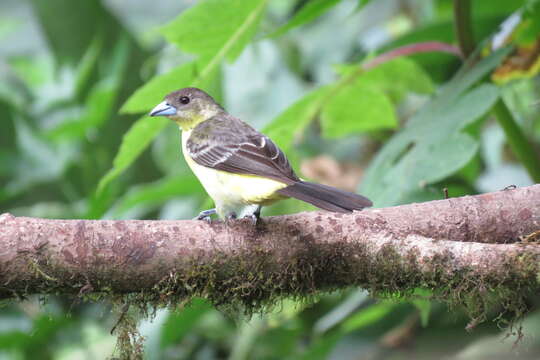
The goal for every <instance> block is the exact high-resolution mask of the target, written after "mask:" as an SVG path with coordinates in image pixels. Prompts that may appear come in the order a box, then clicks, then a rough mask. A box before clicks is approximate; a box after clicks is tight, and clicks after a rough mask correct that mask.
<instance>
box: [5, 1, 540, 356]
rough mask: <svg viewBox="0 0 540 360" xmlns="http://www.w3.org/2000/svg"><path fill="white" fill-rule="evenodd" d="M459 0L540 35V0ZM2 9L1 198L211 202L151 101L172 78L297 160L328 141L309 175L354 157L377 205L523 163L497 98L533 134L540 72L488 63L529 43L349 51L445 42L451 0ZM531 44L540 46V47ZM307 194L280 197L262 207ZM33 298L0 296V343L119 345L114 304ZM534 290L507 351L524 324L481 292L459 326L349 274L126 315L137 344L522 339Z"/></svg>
mask: <svg viewBox="0 0 540 360" xmlns="http://www.w3.org/2000/svg"><path fill="white" fill-rule="evenodd" d="M472 4H473V9H472V17H473V20H474V21H473V31H474V38H475V39H476V40H477V41H478V42H481V41H488V36H490V35H491V34H494V33H495V32H497V31H498V30H499V26H500V24H501V23H502V22H503V21H504V20H505V19H507V18H508V17H509V16H510V15H511V14H513V13H515V12H516V11H517V12H518V13H522V14H523V16H522V19H521V21H520V23H519V25H518V27H517V28H516V29H517V30H516V32H515V33H514V35H512V36H508V37H506V38H505V39H504V41H503V42H504V43H505V44H511V45H512V44H514V43H517V46H534V44H536V46H538V44H540V39H539V36H538V29H539V26H540V25H539V24H540V19H539V18H538V8H539V5H538V4H539V2H538V1H536V0H529V1H506V0H497V1H490V2H486V1H474V2H472ZM0 10H1V11H0V75H1V77H2V81H0V119H1V124H2V131H0V184H1V187H0V204H1V210H2V211H9V212H12V213H13V214H15V215H26V216H41V217H48V218H98V219H99V218H115V219H125V218H157V219H181V218H191V217H192V216H193V215H194V214H196V213H197V212H198V210H199V209H200V208H202V207H203V205H209V202H208V199H207V197H206V195H205V194H204V192H203V190H202V188H201V186H200V184H199V183H198V181H197V180H196V179H195V178H194V177H193V175H192V174H191V173H190V172H189V170H188V169H187V167H186V166H185V164H184V162H183V159H182V157H181V152H180V142H179V134H178V131H177V129H176V128H175V126H174V125H173V124H171V123H169V122H168V121H167V120H166V119H156V118H149V117H146V116H144V113H146V112H147V111H148V110H150V109H151V108H152V107H153V106H154V105H155V104H156V103H158V102H160V101H161V100H162V98H163V96H164V95H165V94H166V93H168V92H169V91H171V90H175V89H178V88H181V87H184V86H198V87H202V88H204V89H206V90H207V91H209V92H210V93H211V94H212V95H214V96H215V97H216V98H217V99H219V101H220V102H222V103H223V104H224V105H225V107H226V108H227V109H228V110H229V111H230V112H231V113H233V114H234V115H237V116H239V117H241V118H243V119H244V120H246V121H248V122H251V123H252V124H254V125H255V126H256V127H258V128H260V129H264V131H265V132H266V133H267V134H268V135H269V136H270V137H272V138H273V139H274V140H275V141H276V142H277V143H278V144H279V145H280V146H281V147H282V148H283V149H284V150H285V151H286V153H287V154H288V155H289V157H290V158H291V160H292V162H293V163H294V164H295V167H296V168H297V169H300V165H302V164H303V163H305V160H307V159H309V158H316V157H318V156H321V155H326V156H328V155H329V156H331V157H332V158H333V159H335V160H336V161H337V163H338V164H340V165H343V166H341V167H340V166H337V167H336V169H334V170H332V171H333V173H331V174H329V173H328V171H329V170H328V169H324V170H325V171H327V173H326V175H325V173H324V171H322V172H320V173H321V174H322V175H321V176H320V178H317V179H315V180H317V181H321V182H330V183H331V179H336V178H340V177H343V176H349V175H351V174H350V172H352V175H353V176H354V177H355V178H356V179H358V181H359V182H360V178H361V177H362V174H363V179H362V181H361V182H360V185H359V189H360V192H362V193H364V194H365V195H368V196H369V197H371V198H372V199H373V200H374V202H375V203H376V205H377V206H389V205H395V204H401V203H408V202H415V201H425V200H430V199H440V198H443V196H444V194H443V192H442V189H443V188H448V189H449V194H450V196H460V195H465V194H473V193H477V192H483V191H493V190H499V189H501V188H503V187H505V186H507V185H509V184H516V185H518V186H521V185H528V184H531V183H532V180H531V179H530V177H529V175H528V174H527V172H526V171H525V170H524V167H523V166H522V164H520V163H519V161H517V160H516V157H515V155H514V154H513V153H512V152H511V151H510V150H509V148H508V145H507V144H508V141H507V140H506V139H505V134H504V132H503V131H502V130H501V128H499V126H498V125H497V123H496V122H495V121H493V119H492V118H491V117H490V116H489V114H490V111H491V110H492V107H493V104H494V103H495V102H496V101H498V100H500V99H503V100H504V102H505V103H506V104H508V106H509V107H510V110H511V112H512V115H513V117H514V118H515V120H516V121H517V123H518V124H519V126H520V127H521V129H523V132H524V133H525V134H526V135H527V139H526V140H525V139H521V140H520V141H527V142H531V143H534V144H535V146H536V149H538V143H539V142H540V100H539V99H540V96H539V92H540V79H539V77H538V75H537V72H535V71H528V72H527V73H526V74H527V76H522V77H520V78H519V79H515V78H514V77H512V79H514V80H512V81H507V82H505V84H504V85H497V86H496V85H494V84H492V83H490V81H489V76H488V75H489V74H490V73H492V71H493V70H494V69H495V68H496V67H498V66H499V65H500V64H501V63H503V64H515V62H516V61H519V60H520V59H523V56H521V57H520V54H522V53H520V52H519V51H518V52H514V51H513V50H512V49H509V48H503V49H501V50H498V51H495V52H494V53H492V54H491V55H487V56H486V57H485V58H484V59H483V60H481V61H480V62H474V61H472V60H469V62H467V63H465V65H462V64H461V60H460V59H458V58H456V57H454V56H452V55H449V54H446V53H444V54H443V53H422V54H420V53H419V54H413V55H411V56H409V57H407V58H395V59H393V60H391V61H389V62H386V63H383V64H381V65H379V66H377V67H375V68H373V69H370V70H365V69H363V67H362V65H363V64H364V63H365V62H366V61H367V60H370V59H372V58H373V57H374V56H376V55H377V54H381V53H384V52H385V51H388V50H391V49H395V48H397V47H399V46H401V45H406V44H413V43H417V42H420V41H435V40H437V41H444V42H447V43H452V44H456V39H455V32H454V28H453V16H454V14H453V9H452V1H450V0H431V1H414V0H412V1H411V0H393V1H368V0H332V1H330V0H328V1H319V0H297V1H287V0H254V1H242V0H201V1H197V2H193V1H184V2H182V1H181V2H178V1H173V0H168V1H160V3H159V6H157V5H156V3H155V2H145V1H131V2H127V1H125V0H101V1H98V0H93V1H92V0H86V1H76V2H74V1H69V0H48V1H39V0H27V1H18V0H3V1H2V3H1V4H0ZM484 44H487V43H485V42H484ZM531 44H532V45H531ZM509 52H511V54H509ZM526 55H527V56H528V57H526V60H527V61H529V62H530V64H533V65H534V64H538V63H540V62H539V60H538V51H536V52H535V51H531V52H528V53H526ZM512 56H514V57H512ZM516 59H517V60H516ZM533 65H531V66H533ZM460 67H461V70H459V71H458V69H459V68H460ZM533 67H534V66H533ZM347 164H349V165H350V164H355V165H356V166H355V167H350V166H346V165H347ZM350 169H352V170H350ZM312 170H313V171H311V173H314V174H317V169H312ZM306 209H312V208H311V207H309V206H308V205H305V204H303V203H300V202H297V201H294V200H287V201H285V202H283V203H281V204H277V205H275V206H273V207H271V208H269V209H266V210H265V215H268V214H276V213H290V212H296V211H301V210H306ZM42 300H43V299H39V298H38V297H32V298H29V299H21V301H19V302H16V303H10V304H4V305H3V307H2V311H1V313H0V359H38V358H39V359H62V360H63V359H83V358H87V359H99V358H106V357H108V356H111V354H114V355H119V350H118V349H115V338H114V336H111V335H110V334H109V331H110V330H111V329H112V328H113V326H114V325H115V322H116V320H117V318H118V316H119V315H118V313H117V312H113V311H112V310H111V309H112V307H111V306H110V305H109V304H103V303H99V304H95V303H84V304H80V303H79V301H78V300H77V299H66V298H48V299H46V300H45V301H42ZM537 304H538V300H537V299H531V303H530V306H531V309H532V311H531V313H530V314H529V315H528V316H527V317H526V318H525V320H524V321H523V323H522V325H523V333H524V334H525V339H524V340H522V341H521V342H520V343H519V345H518V346H517V350H518V352H516V351H515V350H513V343H514V340H515V339H516V338H517V337H518V336H519V333H517V332H515V331H513V332H512V330H515V329H510V330H509V329H507V328H505V326H506V325H507V319H508V317H510V316H511V314H503V315H501V316H497V315H498V313H499V311H500V309H491V310H490V312H489V314H488V315H489V316H488V318H489V319H490V321H487V322H485V323H483V324H480V325H478V326H477V327H476V329H475V330H474V332H472V333H468V332H465V331H464V328H465V326H466V325H467V323H468V321H469V319H468V318H467V316H466V315H465V314H464V313H463V312H462V311H461V310H460V309H452V311H451V312H449V311H448V310H447V309H446V308H445V306H443V305H441V304H439V303H436V302H433V301H431V300H430V299H429V291H428V290H426V289H418V291H417V292H416V293H415V296H413V297H412V298H402V297H401V296H400V294H389V295H388V299H385V300H383V301H375V300H374V299H372V298H370V297H369V295H368V294H367V293H365V292H364V291H362V290H359V289H349V290H347V291H343V292H340V293H332V294H323V295H321V297H320V299H318V300H317V301H313V302H310V303H302V302H294V301H291V300H284V301H283V303H282V304H280V305H279V306H277V307H276V308H275V309H274V310H272V311H270V312H269V313H268V314H264V315H260V316H254V317H253V318H251V319H243V318H241V317H240V316H239V315H238V316H231V314H228V315H224V314H223V313H221V312H219V311H218V310H216V309H214V308H213V307H212V306H211V305H210V304H209V303H208V302H207V301H205V300H204V299H193V300H192V301H191V303H190V304H179V305H178V308H176V309H160V310H158V311H157V313H156V314H155V315H154V316H153V317H151V319H144V318H141V319H140V322H139V331H140V332H141V334H142V335H143V336H145V338H146V339H145V343H144V344H145V349H146V351H145V357H146V358H148V359H224V358H230V359H248V358H249V359H327V358H330V359H353V358H354V359H378V358H381V359H382V358H388V359H403V358H409V357H411V356H413V357H414V358H417V359H432V358H439V357H442V356H446V357H447V358H457V359H493V358H508V357H510V356H512V357H514V358H523V359H535V358H538V357H539V354H540V341H539V339H538V336H537V334H538V333H539V331H540V329H539V326H540V314H539V312H538V311H536V309H537ZM110 314H113V316H111V315H110ZM135 316H137V315H135ZM501 327H502V328H503V329H502V330H501V329H500V328H501ZM509 331H510V337H509V338H507V339H505V340H504V341H502V339H503V338H504V336H505V334H508V332H509Z"/></svg>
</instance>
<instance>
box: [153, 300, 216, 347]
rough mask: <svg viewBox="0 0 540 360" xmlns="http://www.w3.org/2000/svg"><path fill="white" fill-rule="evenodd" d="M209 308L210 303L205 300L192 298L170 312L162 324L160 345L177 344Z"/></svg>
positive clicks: (210, 308) (210, 307) (210, 306)
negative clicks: (184, 304) (179, 308)
mask: <svg viewBox="0 0 540 360" xmlns="http://www.w3.org/2000/svg"><path fill="white" fill-rule="evenodd" d="M211 310H212V305H210V304H209V303H208V302H207V301H206V300H204V299H200V298H194V299H193V300H192V301H191V303H190V304H189V305H187V306H185V307H184V308H183V309H182V310H180V311H176V312H172V313H171V314H170V315H169V318H168V319H167V321H166V322H165V324H164V325H163V333H162V336H161V346H162V347H167V346H170V345H174V344H179V343H180V341H181V340H182V338H183V337H184V336H186V335H187V334H188V333H189V332H190V331H192V330H193V328H194V327H196V326H197V324H198V322H199V321H200V320H201V318H202V317H203V316H204V315H206V314H207V313H208V312H209V311H211Z"/></svg>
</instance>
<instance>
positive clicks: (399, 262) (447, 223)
mask: <svg viewBox="0 0 540 360" xmlns="http://www.w3.org/2000/svg"><path fill="white" fill-rule="evenodd" d="M538 231H540V185H535V186H530V187H527V188H521V189H515V190H503V191H499V192H495V193H489V194H484V195H478V196H468V197H462V198H451V199H448V200H440V201H432V202H427V203H421V204H411V205H404V206H397V207H392V208H384V209H371V210H365V211H361V212H355V213H353V214H351V215H343V214H334V213H322V212H311V213H301V214H295V215H289V216H279V217H269V218H264V219H263V223H262V224H261V226H259V228H257V229H255V228H254V227H253V226H251V224H250V222H249V221H244V220H239V221H236V222H233V223H232V224H230V225H229V226H226V225H225V224H223V223H213V224H211V225H209V224H207V223H205V222H203V221H139V220H133V221H108V220H98V221H92V220H45V219H36V218H24V217H13V216H11V215H9V214H4V215H2V216H0V291H1V293H2V294H3V296H4V297H9V296H15V295H20V294H23V295H24V294H28V293H62V294H68V293H73V294H77V293H79V292H81V291H82V292H85V291H93V292H112V293H115V294H123V293H132V292H137V293H141V292H143V293H145V294H146V295H145V296H147V299H148V298H151V299H153V300H161V301H163V302H165V303H167V302H171V301H172V300H173V297H174V300H175V301H178V299H179V298H185V297H189V296H192V295H202V296H206V297H208V298H209V299H211V300H212V301H214V302H215V303H231V302H241V303H243V304H244V305H248V306H256V305H259V304H261V303H264V302H266V301H269V300H272V299H274V298H275V297H276V296H284V295H299V296H300V295H309V294H312V293H315V292H316V291H320V290H331V289H337V288H342V287H346V286H363V287H367V288H370V289H371V290H375V291H387V290H388V291H407V290H411V289H414V288H416V287H424V288H429V289H431V290H433V291H435V292H442V293H448V292H453V293H455V294H458V296H459V297H460V298H461V297H463V294H467V295H468V296H469V295H471V296H474V295H478V296H482V291H484V292H486V291H488V290H492V289H497V288H498V289H499V290H501V291H500V293H501V294H507V296H510V295H509V294H511V296H512V297H514V298H519V296H520V294H523V293H526V292H530V291H537V290H538V288H539V287H540V286H539V283H538V281H539V280H538V276H539V274H540V245H538V243H536V242H535V241H536V240H535V239H537V238H538V236H536V237H535V236H534V235H531V234H534V233H535V232H538ZM538 234H540V232H539V233H538ZM488 292H489V291H488Z"/></svg>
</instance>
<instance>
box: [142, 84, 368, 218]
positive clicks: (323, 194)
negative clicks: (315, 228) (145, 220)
mask: <svg viewBox="0 0 540 360" xmlns="http://www.w3.org/2000/svg"><path fill="white" fill-rule="evenodd" d="M149 115H150V116H166V117H168V118H169V119H170V120H172V121H174V122H175V123H176V124H177V125H178V126H179V128H180V129H181V131H182V152H183V154H184V158H185V160H186V162H187V164H188V165H189V167H190V168H191V170H192V171H193V173H194V174H195V175H196V176H197V178H198V179H199V181H200V182H201V184H202V185H203V187H204V189H205V190H206V192H207V193H208V195H209V196H210V197H211V198H212V200H213V201H214V205H215V208H213V209H209V210H204V211H201V212H200V214H199V215H198V216H197V217H195V219H198V220H206V221H211V215H217V216H218V217H219V218H220V219H222V220H225V221H229V220H231V219H236V218H239V217H248V218H251V219H252V220H253V221H254V222H255V223H257V222H258V221H259V218H260V214H261V208H262V206H267V205H270V204H272V203H274V202H276V201H279V200H283V199H287V198H296V199H298V200H302V201H305V202H307V203H310V204H312V205H314V206H316V207H318V208H320V209H323V210H327V211H331V212H338V213H350V212H353V211H354V210H362V209H363V208H365V207H369V206H372V202H371V201H370V200H369V199H368V198H366V197H364V196H362V195H359V194H355V193H352V192H348V191H344V190H340V189H337V188H334V187H331V186H327V185H322V184H316V183H312V182H308V181H304V180H303V179H301V178H299V177H298V176H297V175H296V173H295V172H294V170H293V168H292V167H291V164H290V163H289V160H288V159H287V157H286V156H285V154H284V153H283V151H281V149H280V148H279V147H278V146H277V145H276V144H275V143H274V142H273V141H272V140H271V139H270V138H269V137H268V136H266V135H264V134H262V133H260V132H259V131H257V130H255V129H254V128H253V127H252V126H250V125H249V124H247V123H246V122H244V121H242V120H240V119H239V118H237V117H234V116H232V115H230V114H229V113H228V112H227V111H226V110H225V109H224V108H223V107H222V106H221V105H219V104H218V103H217V102H216V101H215V100H214V99H213V98H212V97H211V96H210V95H208V94H207V93H206V92H204V91H203V90H201V89H198V88H193V87H188V88H183V89H180V90H177V91H173V92H171V93H169V94H168V95H166V96H165V98H164V100H163V101H162V102H161V103H159V104H158V105H156V106H155V107H154V108H153V109H152V111H151V112H150V114H149Z"/></svg>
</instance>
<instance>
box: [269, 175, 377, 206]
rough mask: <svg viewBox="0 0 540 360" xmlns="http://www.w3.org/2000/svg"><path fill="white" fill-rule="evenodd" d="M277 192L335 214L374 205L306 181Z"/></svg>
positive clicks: (365, 199) (358, 197)
mask: <svg viewBox="0 0 540 360" xmlns="http://www.w3.org/2000/svg"><path fill="white" fill-rule="evenodd" d="M277 192H278V193H280V194H281V195H285V196H290V197H293V198H295V199H298V200H302V201H305V202H308V203H310V204H312V205H315V206H316V207H318V208H321V209H324V210H328V211H333V212H341V213H348V212H352V211H353V210H362V209H363V208H365V207H369V206H371V205H373V203H372V202H371V201H370V200H369V199H368V198H366V197H364V196H362V195H358V194H354V193H352V192H348V191H344V190H340V189H336V188H334V187H331V186H327V185H322V184H314V183H310V182H306V181H299V182H297V183H294V184H292V185H289V186H287V187H285V188H283V189H281V190H278V191H277Z"/></svg>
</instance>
